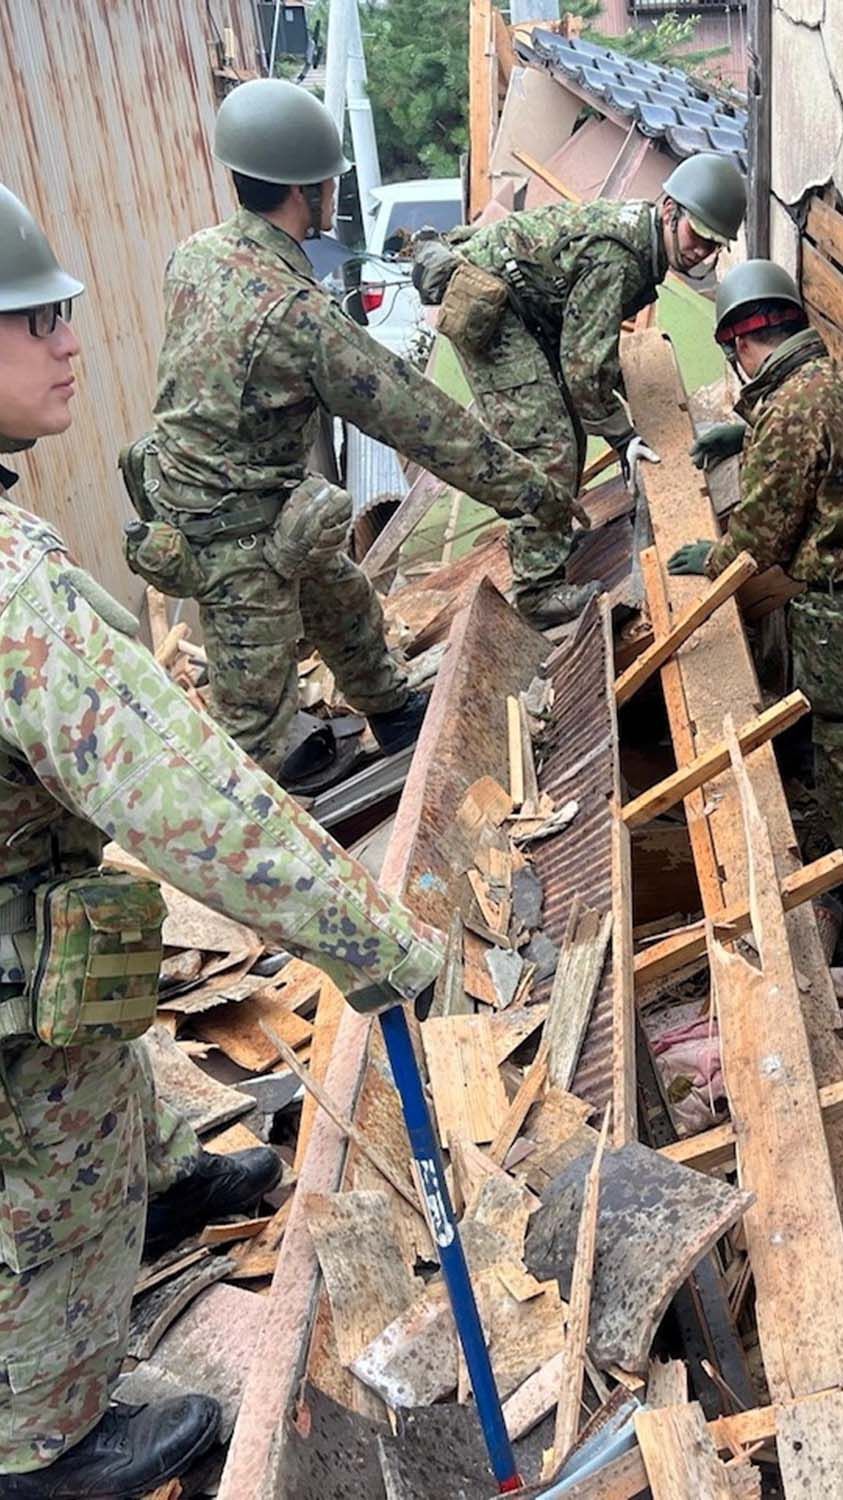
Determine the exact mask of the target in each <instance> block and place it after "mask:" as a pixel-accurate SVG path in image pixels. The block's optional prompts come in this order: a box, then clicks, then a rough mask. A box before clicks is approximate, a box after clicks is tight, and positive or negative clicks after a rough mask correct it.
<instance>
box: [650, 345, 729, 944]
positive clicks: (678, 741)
mask: <svg viewBox="0 0 843 1500" xmlns="http://www.w3.org/2000/svg"><path fill="white" fill-rule="evenodd" d="M641 337H647V335H641ZM641 576H642V578H643V580H644V592H645V594H646V596H647V608H648V609H649V611H650V618H651V620H652V622H653V631H654V634H655V636H656V638H657V639H658V637H660V636H664V635H667V633H668V632H669V630H670V604H669V601H668V596H667V584H666V582H665V575H664V573H663V572H662V568H661V564H660V562H659V558H658V554H657V553H656V551H655V549H654V548H652V547H648V548H645V550H644V551H643V552H642V554H641ZM661 675H662V692H663V693H664V701H665V706H666V708H667V716H668V719H669V720H670V733H671V736H672V739H673V750H674V754H675V756H676V764H677V765H679V766H684V765H687V763H688V762H689V761H691V760H694V759H695V758H696V755H697V746H696V743H695V739H694V730H693V727H692V721H691V715H690V712H689V709H688V700H687V697H686V693H685V683H684V679H683V673H682V670H681V668H680V665H679V660H678V658H677V657H672V658H671V659H670V661H666V662H665V664H664V666H663V667H662V674H661ZM685 816H686V818H687V820H688V836H689V838H690V840H691V849H692V851H693V855H694V864H695V866H696V871H697V880H698V881H699V886H700V895H701V897H702V904H703V909H704V911H705V912H706V914H707V915H708V916H712V915H714V914H715V913H717V912H718V911H720V910H721V909H722V907H723V889H722V885H721V880H720V866H719V864H718V860H717V855H716V853H715V849H714V839H713V837H712V831H711V826H710V823H709V819H708V814H707V811H706V804H705V798H704V797H703V794H702V792H701V791H700V790H699V789H698V790H697V791H695V792H691V793H690V795H689V796H687V797H686V798H685Z"/></svg>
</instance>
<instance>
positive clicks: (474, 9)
mask: <svg viewBox="0 0 843 1500" xmlns="http://www.w3.org/2000/svg"><path fill="white" fill-rule="evenodd" d="M496 71H497V69H496V64H495V53H494V44H493V41H492V4H491V0H469V11H468V100H469V104H468V111H469V143H470V145H469V219H470V220H471V219H476V218H477V215H478V214H480V213H482V212H483V209H484V208H485V207H486V204H487V203H488V201H489V197H490V194H491V176H490V172H491V160H492V131H493V129H494V125H495V122H496V120H497V99H496V95H497V84H496V82H495V86H494V89H493V79H494V75H495V73H496ZM493 98H494V103H493Z"/></svg>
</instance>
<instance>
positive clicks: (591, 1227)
mask: <svg viewBox="0 0 843 1500" xmlns="http://www.w3.org/2000/svg"><path fill="white" fill-rule="evenodd" d="M611 1118H612V1111H611V1106H609V1108H607V1110H606V1113H605V1116H604V1118H603V1124H602V1127H601V1130H600V1139H599V1140H598V1142H597V1149H596V1150H595V1153H594V1159H593V1160H592V1163H591V1166H590V1167H589V1169H588V1176H587V1178H586V1182H585V1192H584V1193H583V1203H582V1212H581V1214H580V1222H579V1227H578V1229H577V1247H576V1252H575V1255H574V1269H573V1272H572V1275H571V1303H570V1308H569V1312H568V1322H567V1325H566V1328H565V1343H564V1346H563V1353H564V1356H565V1358H564V1361H563V1366H562V1379H561V1381H560V1383H559V1404H558V1405H557V1408H556V1427H555V1430H554V1434H553V1460H554V1468H557V1467H559V1466H560V1465H561V1464H562V1462H563V1460H564V1459H565V1458H567V1456H568V1454H569V1453H570V1451H571V1449H572V1447H573V1446H574V1443H575V1442H576V1439H577V1433H578V1431H579V1423H580V1405H581V1402H582V1389H583V1379H584V1376H585V1356H586V1343H587V1340H588V1322H589V1312H590V1309H591V1285H592V1280H593V1276H594V1256H595V1250H596V1247H597V1216H598V1208H599V1205H600V1169H601V1167H602V1164H603V1153H604V1151H605V1150H606V1141H607V1138H608V1135H609V1124H610V1122H611Z"/></svg>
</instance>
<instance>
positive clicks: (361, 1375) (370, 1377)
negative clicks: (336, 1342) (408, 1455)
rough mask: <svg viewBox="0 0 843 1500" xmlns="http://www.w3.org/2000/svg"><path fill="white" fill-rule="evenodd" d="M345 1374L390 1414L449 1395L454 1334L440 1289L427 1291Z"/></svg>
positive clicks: (452, 1386)
mask: <svg viewBox="0 0 843 1500" xmlns="http://www.w3.org/2000/svg"><path fill="white" fill-rule="evenodd" d="M351 1369H352V1370H353V1372H354V1374H355V1375H356V1376H357V1378H358V1379H359V1380H362V1381H363V1383H364V1385H367V1386H369V1388H370V1389H371V1390H373V1391H376V1392H377V1394H378V1395H379V1396H380V1397H381V1399H382V1400H384V1401H385V1402H386V1404H387V1406H391V1407H392V1408H393V1409H395V1408H396V1407H406V1406H431V1405H432V1404H433V1402H434V1401H440V1400H441V1399H442V1397H443V1396H447V1395H449V1393H450V1392H451V1391H453V1390H455V1389H456V1384H457V1332H456V1329H455V1327H454V1319H453V1315H452V1313H451V1304H450V1302H449V1300H448V1293H447V1290H446V1288H445V1287H444V1286H443V1285H441V1284H439V1283H437V1284H434V1285H431V1286H428V1287H427V1288H426V1289H425V1291H424V1292H423V1293H422V1294H421V1296H420V1297H418V1298H417V1299H416V1301H415V1302H414V1303H413V1304H412V1306H411V1307H408V1308H407V1310H406V1312H403V1313H402V1314H401V1315H400V1317H398V1318H396V1319H395V1320H394V1322H392V1323H390V1325H389V1327H388V1328H385V1329H384V1330H383V1332H382V1333H380V1334H378V1336H377V1337H376V1338H374V1339H373V1340H372V1341H371V1343H370V1344H368V1345H367V1347H366V1348H365V1349H363V1350H362V1352H361V1353H360V1354H359V1355H358V1356H357V1358H356V1359H355V1360H353V1362H352V1365H351Z"/></svg>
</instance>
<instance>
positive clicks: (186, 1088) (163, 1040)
mask: <svg viewBox="0 0 843 1500" xmlns="http://www.w3.org/2000/svg"><path fill="white" fill-rule="evenodd" d="M139 1046H141V1047H143V1048H144V1050H145V1051H146V1053H147V1056H148V1057H149V1061H150V1065H151V1067H152V1073H153V1076H154V1078H155V1087H156V1090H157V1092H158V1093H159V1094H160V1096H161V1098H162V1099H164V1100H166V1102H167V1103H168V1104H170V1105H172V1107H173V1108H174V1109H175V1110H176V1112H177V1113H178V1114H180V1115H182V1116H183V1117H184V1119H186V1120H188V1121H189V1122H190V1124H191V1125H192V1126H193V1128H194V1130H195V1131H196V1132H197V1134H199V1135H202V1134H204V1132H206V1131H209V1130H213V1129H215V1128H217V1129H218V1128H219V1127H220V1126H221V1125H227V1124H228V1122H229V1121H230V1120H236V1119H237V1117H238V1115H245V1114H247V1113H248V1112H249V1110H250V1109H252V1108H253V1107H254V1101H253V1100H252V1098H251V1096H250V1095H249V1094H243V1093H241V1092H240V1090H239V1089H231V1088H229V1087H228V1085H227V1084H224V1083H217V1080H216V1079H215V1078H211V1077H210V1075H209V1074H207V1073H203V1072H202V1069H201V1068H197V1066H196V1064H195V1063H192V1062H191V1061H190V1058H189V1057H186V1056H185V1054H184V1053H183V1052H182V1050H181V1048H180V1047H179V1044H178V1042H175V1041H174V1040H173V1038H172V1037H171V1036H170V1034H169V1032H168V1031H167V1030H166V1028H165V1027H163V1026H159V1025H155V1026H151V1027H150V1028H149V1031H147V1032H145V1033H144V1035H143V1036H142V1037H141V1038H140V1040H139Z"/></svg>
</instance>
